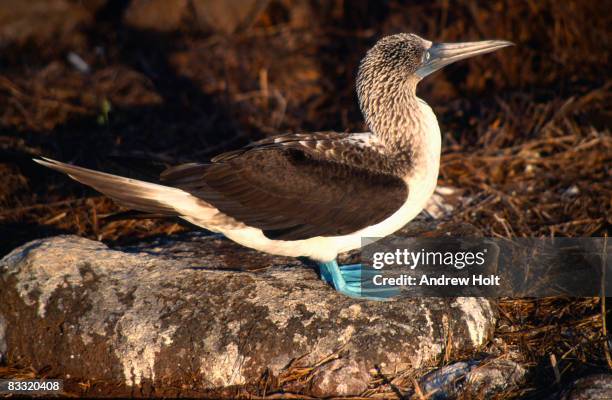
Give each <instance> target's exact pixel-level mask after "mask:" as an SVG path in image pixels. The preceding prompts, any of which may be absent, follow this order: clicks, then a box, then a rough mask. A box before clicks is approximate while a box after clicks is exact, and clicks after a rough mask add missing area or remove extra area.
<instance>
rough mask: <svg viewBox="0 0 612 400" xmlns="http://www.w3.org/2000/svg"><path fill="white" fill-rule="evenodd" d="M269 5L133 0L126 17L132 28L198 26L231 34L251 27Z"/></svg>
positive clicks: (251, 0) (263, 1)
mask: <svg viewBox="0 0 612 400" xmlns="http://www.w3.org/2000/svg"><path fill="white" fill-rule="evenodd" d="M267 5H268V0H191V1H190V0H132V1H131V2H130V4H129V6H128V8H127V9H126V10H125V13H124V15H123V20H124V22H125V24H126V25H128V26H130V27H132V28H136V29H143V30H152V31H158V32H173V31H178V30H185V29H187V28H191V27H193V26H197V28H198V29H199V30H202V31H212V32H217V33H223V34H231V33H234V32H235V31H238V30H244V29H247V28H249V27H250V26H251V25H252V24H253V23H254V22H255V20H256V19H257V17H258V16H259V14H260V13H261V12H262V11H263V10H264V9H265V8H266V6H267Z"/></svg>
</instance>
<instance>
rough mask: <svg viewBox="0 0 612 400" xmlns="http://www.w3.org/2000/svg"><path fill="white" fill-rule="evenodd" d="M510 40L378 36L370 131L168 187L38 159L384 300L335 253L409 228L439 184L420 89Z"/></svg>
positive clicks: (223, 159)
mask: <svg viewBox="0 0 612 400" xmlns="http://www.w3.org/2000/svg"><path fill="white" fill-rule="evenodd" d="M511 44H512V43H510V42H507V41H501V40H487V41H480V42H466V43H432V42H430V41H428V40H425V39H422V38H421V37H419V36H417V35H415V34H409V33H400V34H396V35H391V36H387V37H384V38H382V39H380V40H379V41H378V42H377V43H376V44H375V45H374V47H372V48H371V49H370V50H369V51H368V52H367V54H366V55H365V57H364V58H363V60H362V61H361V64H360V66H359V71H358V74H357V95H358V98H359V106H360V108H361V111H362V113H363V116H364V117H365V121H366V123H367V125H368V127H369V129H370V131H369V132H363V133H336V132H315V133H294V134H284V135H280V136H276V137H270V138H267V139H264V140H261V141H258V142H255V143H252V144H250V145H248V146H246V147H244V148H241V149H239V150H235V151H230V152H228V153H224V154H221V155H219V156H217V157H214V158H213V159H212V160H211V161H210V162H206V163H189V164H183V165H178V166H175V167H171V168H169V169H167V170H166V171H164V172H163V173H162V174H161V176H160V180H159V182H158V183H151V182H145V181H140V180H136V179H130V178H125V177H121V176H117V175H111V174H108V173H104V172H99V171H94V170H91V169H86V168H82V167H78V166H74V165H70V164H65V163H62V162H59V161H55V160H51V159H48V158H42V159H35V161H36V162H38V163H40V164H42V165H44V166H47V167H49V168H52V169H55V170H57V171H60V172H63V173H66V174H68V175H69V176H70V177H72V178H73V179H75V180H77V181H79V182H82V183H84V184H85V185H89V186H91V187H93V188H94V189H96V190H98V191H99V192H102V193H103V194H105V195H106V196H108V197H110V198H112V199H113V200H115V201H116V202H117V203H119V204H120V205H122V206H125V207H128V208H131V209H134V210H138V211H144V212H152V213H158V214H159V213H162V214H167V215H172V216H179V217H181V218H183V219H185V220H187V221H189V222H191V223H193V224H195V225H197V226H200V227H203V228H205V229H208V230H210V231H213V232H218V233H222V234H223V235H225V236H226V237H228V238H229V239H231V240H233V241H235V242H238V243H240V244H241V245H244V246H247V247H250V248H253V249H256V250H259V251H263V252H267V253H272V254H277V255H284V256H292V257H307V258H309V259H311V260H314V261H315V262H316V263H317V264H318V266H319V272H320V274H321V278H322V279H324V280H325V281H327V282H328V283H329V284H330V285H332V286H333V287H334V288H335V289H336V290H337V291H339V292H341V293H344V294H346V295H348V296H353V297H366V298H371V299H386V298H387V297H388V296H387V295H384V294H379V293H376V292H374V293H364V291H363V290H362V288H361V279H360V277H361V275H360V272H361V268H360V266H359V265H347V266H338V264H337V262H336V257H337V255H338V253H341V252H345V251H349V250H352V249H356V248H359V247H360V246H361V239H362V238H363V237H368V238H382V237H385V236H387V235H390V234H392V233H394V232H395V231H397V230H399V229H400V228H402V227H403V226H404V225H406V224H407V223H408V222H409V221H410V220H412V219H413V218H414V217H415V216H416V215H417V214H419V213H420V212H421V210H422V209H423V207H424V206H425V203H426V202H427V200H428V199H429V197H430V196H431V195H432V194H433V192H434V189H435V188H436V184H437V179H438V169H439V165H440V151H441V136H440V128H439V126H438V122H437V119H436V116H435V115H434V113H433V111H432V109H431V108H430V107H429V106H428V105H427V103H425V102H424V101H423V100H421V99H420V98H418V97H417V95H416V87H417V84H418V83H419V82H420V80H421V79H423V78H424V77H426V76H427V75H429V74H431V73H432V72H434V71H436V70H438V69H440V68H442V67H444V66H446V65H448V64H451V63H453V62H455V61H458V60H462V59H465V58H468V57H472V56H475V55H478V54H484V53H489V52H492V51H495V50H498V49H500V48H502V47H506V46H509V45H511Z"/></svg>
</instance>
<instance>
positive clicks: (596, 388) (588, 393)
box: [560, 374, 612, 400]
mask: <svg viewBox="0 0 612 400" xmlns="http://www.w3.org/2000/svg"><path fill="white" fill-rule="evenodd" d="M560 398H561V399H562V400H599V399H612V374H595V375H590V376H585V377H583V378H580V379H576V380H575V381H574V382H573V383H572V384H571V385H570V386H569V387H568V388H567V389H565V390H564V391H563V393H562V394H561V396H560Z"/></svg>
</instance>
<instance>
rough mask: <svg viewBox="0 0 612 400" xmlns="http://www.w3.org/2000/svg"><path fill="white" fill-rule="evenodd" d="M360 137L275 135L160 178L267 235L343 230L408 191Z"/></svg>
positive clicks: (368, 221)
mask: <svg viewBox="0 0 612 400" xmlns="http://www.w3.org/2000/svg"><path fill="white" fill-rule="evenodd" d="M366 141H367V136H366V135H365V134H363V135H359V134H357V135H348V134H335V133H329V132H328V133H316V134H299V135H284V136H278V137H276V138H270V139H265V140H263V141H260V142H256V143H254V144H252V145H250V146H247V147H245V148H242V149H240V150H237V151H233V152H229V153H225V154H222V155H220V156H218V157H216V158H214V159H213V160H212V162H211V163H209V164H184V165H179V166H177V167H173V168H170V169H168V170H166V171H164V172H163V173H162V175H161V180H162V183H163V184H164V185H168V186H173V187H177V188H180V189H182V190H184V191H186V192H188V193H190V194H191V195H193V196H195V197H198V198H201V199H203V200H205V201H206V202H207V203H209V204H211V205H213V206H214V207H216V208H217V209H218V210H219V211H221V212H222V213H224V214H226V215H229V216H231V217H233V218H234V219H236V220H239V221H241V222H243V223H244V224H246V225H248V226H252V227H255V228H259V229H261V230H263V232H264V234H265V235H266V236H267V237H269V238H271V239H278V240H301V239H307V238H310V237H315V236H337V235H345V234H349V233H353V232H356V231H358V230H360V229H363V228H365V227H367V226H370V225H374V224H376V223H378V222H381V221H383V220H384V219H386V218H387V217H389V216H391V215H392V214H393V213H394V212H395V211H396V210H397V209H399V208H400V207H401V206H402V204H403V203H404V202H405V200H406V197H407V195H408V188H407V187H406V184H405V183H404V181H403V180H402V179H401V178H399V177H398V176H396V175H393V174H392V173H390V172H380V171H381V170H384V164H385V157H383V156H382V154H381V153H379V152H378V151H376V150H375V149H372V147H371V146H368V145H366V144H367V143H366ZM359 152H361V154H359V155H358V156H355V155H356V154H357V153H359ZM372 166H376V167H377V168H373V167H372Z"/></svg>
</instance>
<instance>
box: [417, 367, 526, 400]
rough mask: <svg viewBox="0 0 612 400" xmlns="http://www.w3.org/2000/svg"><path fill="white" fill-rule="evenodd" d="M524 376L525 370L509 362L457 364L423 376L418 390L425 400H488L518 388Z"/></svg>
mask: <svg viewBox="0 0 612 400" xmlns="http://www.w3.org/2000/svg"><path fill="white" fill-rule="evenodd" d="M525 373H526V370H525V368H523V367H522V366H521V365H520V364H518V363H516V362H514V361H511V360H504V359H493V360H484V361H481V362H477V361H470V362H457V363H454V364H450V365H446V366H444V367H442V368H439V369H437V370H435V371H432V372H430V373H429V374H427V375H425V376H424V377H422V378H421V379H420V381H419V387H420V389H421V392H422V393H423V395H424V396H425V398H427V399H431V400H445V399H454V398H457V397H459V396H463V397H466V398H476V399H477V398H486V399H488V398H491V397H493V396H494V395H495V394H498V393H501V392H503V391H506V390H512V389H516V388H518V387H519V384H520V383H521V381H522V380H523V379H524V377H525ZM463 397H461V398H463Z"/></svg>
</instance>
